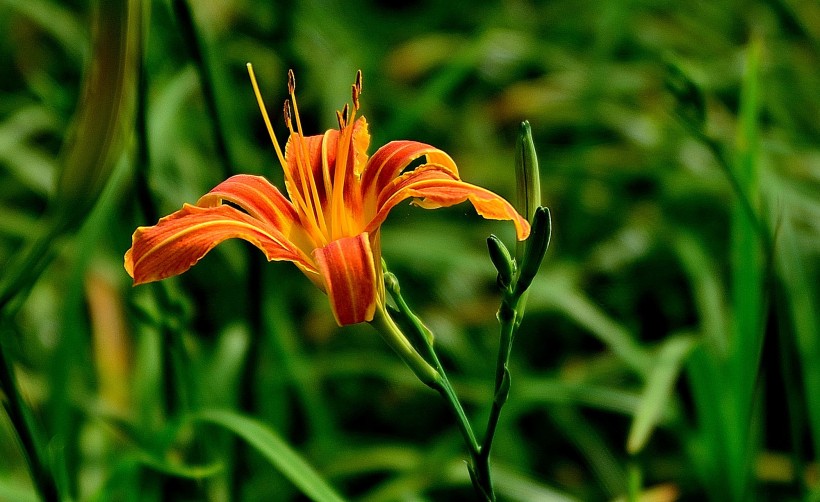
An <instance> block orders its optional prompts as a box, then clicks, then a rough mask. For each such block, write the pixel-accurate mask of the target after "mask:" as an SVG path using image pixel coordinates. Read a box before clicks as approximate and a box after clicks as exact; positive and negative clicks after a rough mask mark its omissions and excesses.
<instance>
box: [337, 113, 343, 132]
mask: <svg viewBox="0 0 820 502" xmlns="http://www.w3.org/2000/svg"><path fill="white" fill-rule="evenodd" d="M336 120H337V121H338V122H339V130H342V129H344V128H345V118H344V116H343V115H342V112H340V111H339V110H336Z"/></svg>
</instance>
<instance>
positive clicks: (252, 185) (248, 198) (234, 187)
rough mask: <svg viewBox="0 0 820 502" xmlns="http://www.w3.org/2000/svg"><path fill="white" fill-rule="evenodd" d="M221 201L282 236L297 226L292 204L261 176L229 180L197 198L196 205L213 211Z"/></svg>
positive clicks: (245, 175) (233, 177)
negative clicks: (231, 204)
mask: <svg viewBox="0 0 820 502" xmlns="http://www.w3.org/2000/svg"><path fill="white" fill-rule="evenodd" d="M223 200H227V201H229V202H231V203H233V204H236V205H237V206H239V207H240V208H242V209H243V210H244V211H246V212H247V213H248V214H250V215H251V216H253V217H254V218H256V219H259V220H262V221H264V222H267V223H269V224H271V225H273V226H274V227H276V228H278V229H279V230H281V231H282V232H283V233H285V234H287V233H288V230H289V229H290V228H291V227H292V226H293V225H298V223H299V215H298V214H297V213H296V209H295V208H294V207H293V204H291V203H290V201H289V200H287V199H286V198H285V196H284V195H282V193H281V192H280V191H279V189H278V188H276V187H275V186H273V185H272V184H271V183H270V182H269V181H268V180H267V179H265V178H263V177H262V176H252V175H249V174H238V175H236V176H231V177H230V178H228V179H227V180H225V181H223V182H222V183H220V184H219V185H217V186H216V187H214V189H213V190H211V191H210V192H208V193H207V194H205V195H203V196H202V197H200V199H199V201H198V202H197V204H196V205H197V206H201V207H214V206H218V205H220V204H221V203H222V201H223Z"/></svg>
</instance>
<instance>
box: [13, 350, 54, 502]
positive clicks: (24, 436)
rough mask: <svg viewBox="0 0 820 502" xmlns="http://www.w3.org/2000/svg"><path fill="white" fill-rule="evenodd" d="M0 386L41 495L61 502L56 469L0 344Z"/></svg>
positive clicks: (35, 484)
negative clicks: (44, 450)
mask: <svg viewBox="0 0 820 502" xmlns="http://www.w3.org/2000/svg"><path fill="white" fill-rule="evenodd" d="M0 390H2V391H3V394H5V398H4V399H3V407H4V408H5V410H6V413H7V414H8V416H9V420H11V423H12V425H13V426H14V430H15V432H17V437H18V438H19V440H20V445H21V446H22V450H23V456H24V457H25V459H26V462H27V463H28V467H29V470H30V471H31V477H32V481H34V486H35V488H36V489H37V492H38V493H39V494H40V497H41V498H42V499H43V500H44V501H46V502H52V501H54V502H57V501H59V500H60V496H59V491H58V490H57V483H56V481H55V479H54V476H53V474H52V472H51V471H50V470H49V468H48V463H47V462H45V461H44V459H43V454H42V450H41V449H40V448H38V447H37V440H36V436H35V431H34V428H33V427H32V424H31V420H29V419H28V416H29V413H28V409H27V408H26V404H25V402H24V401H23V397H22V396H21V395H20V391H19V389H18V387H17V380H16V379H15V378H14V372H13V371H12V368H11V365H10V364H9V361H7V359H6V352H5V350H3V347H2V344H0Z"/></svg>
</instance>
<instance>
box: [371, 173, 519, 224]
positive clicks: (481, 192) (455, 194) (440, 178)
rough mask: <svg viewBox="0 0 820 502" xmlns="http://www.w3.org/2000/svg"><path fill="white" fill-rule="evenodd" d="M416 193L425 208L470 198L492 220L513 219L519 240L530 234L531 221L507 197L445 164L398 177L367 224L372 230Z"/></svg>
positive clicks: (416, 197) (453, 203) (379, 201)
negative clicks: (465, 179) (465, 178)
mask: <svg viewBox="0 0 820 502" xmlns="http://www.w3.org/2000/svg"><path fill="white" fill-rule="evenodd" d="M410 197H414V198H415V199H416V200H415V201H414V204H416V205H417V206H420V207H423V208H425V209H436V208H439V207H448V206H452V205H455V204H458V203H460V202H464V201H467V200H468V201H470V203H472V205H473V207H475V209H476V212H478V214H480V215H481V216H483V217H484V218H488V219H492V220H512V222H513V224H514V225H515V230H516V235H517V237H518V240H524V239H526V238H527V236H528V235H529V234H530V224H529V223H528V222H527V220H526V219H524V218H523V217H522V216H521V215H519V214H518V212H517V211H516V210H515V208H513V207H512V205H511V204H510V203H509V202H507V201H506V200H505V199H504V198H503V197H501V196H500V195H497V194H495V193H493V192H491V191H489V190H487V189H486V188H481V187H479V186H476V185H471V184H469V183H465V182H463V181H461V180H458V179H456V178H454V177H453V174H452V173H451V172H450V171H449V169H448V168H447V167H445V166H437V165H432V164H428V165H424V166H421V167H419V168H417V169H416V170H414V171H412V172H409V173H406V174H404V175H402V176H400V177H398V178H396V179H395V180H394V181H393V182H392V183H391V184H390V185H389V186H387V187H385V189H384V190H383V191H382V193H381V195H380V196H379V200H378V212H377V213H376V216H375V217H374V218H373V220H372V221H371V222H370V223H369V224H368V225H367V227H366V229H365V230H366V231H368V232H372V231H374V230H375V229H376V228H378V227H379V225H381V224H382V223H383V222H384V220H385V218H387V214H388V213H389V212H390V210H391V209H393V207H395V206H396V204H398V203H399V202H401V201H403V200H405V199H408V198H410Z"/></svg>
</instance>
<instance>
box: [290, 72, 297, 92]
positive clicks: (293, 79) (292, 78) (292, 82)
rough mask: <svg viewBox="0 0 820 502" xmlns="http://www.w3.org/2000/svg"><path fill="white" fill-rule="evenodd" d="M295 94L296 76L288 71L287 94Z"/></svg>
mask: <svg viewBox="0 0 820 502" xmlns="http://www.w3.org/2000/svg"><path fill="white" fill-rule="evenodd" d="M294 92H296V75H294V74H293V70H292V69H290V70H288V93H289V94H293V93H294Z"/></svg>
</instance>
